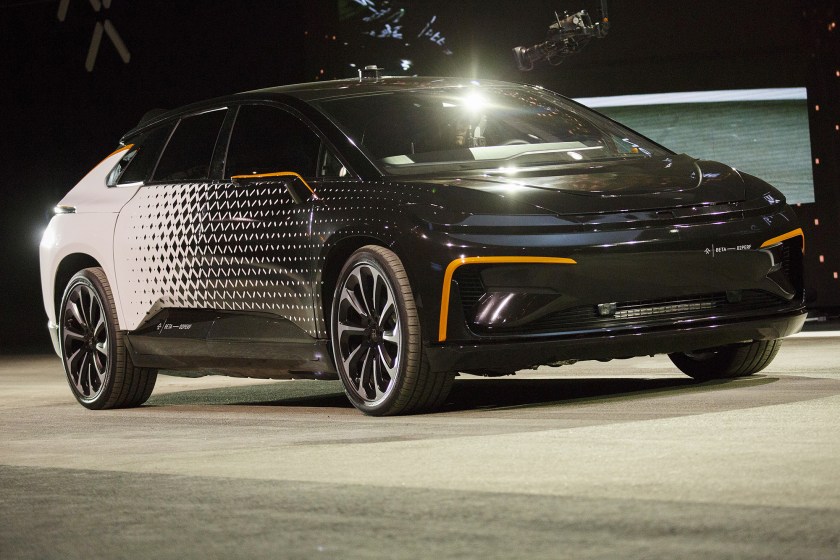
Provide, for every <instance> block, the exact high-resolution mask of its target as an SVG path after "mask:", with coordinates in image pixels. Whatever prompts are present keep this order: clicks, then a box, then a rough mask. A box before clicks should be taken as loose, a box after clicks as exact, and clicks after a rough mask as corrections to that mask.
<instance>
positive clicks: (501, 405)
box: [146, 376, 778, 413]
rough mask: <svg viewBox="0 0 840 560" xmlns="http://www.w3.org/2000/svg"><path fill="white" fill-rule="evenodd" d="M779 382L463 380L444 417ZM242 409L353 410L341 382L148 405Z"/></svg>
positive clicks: (155, 400) (182, 397)
mask: <svg viewBox="0 0 840 560" xmlns="http://www.w3.org/2000/svg"><path fill="white" fill-rule="evenodd" d="M775 381H778V378H775V377H764V376H752V377H749V378H741V379H730V380H718V381H707V382H705V383H698V382H697V381H694V380H693V379H690V378H687V377H686V378H677V377H674V378H670V377H669V378H653V379H651V378H632V377H621V378H615V377H610V378H574V379H562V378H561V379H558V378H553V379H545V378H541V379H510V378H498V379H483V378H471V377H465V378H458V379H456V381H455V383H454V385H453V388H452V392H451V393H450V395H449V397H448V398H447V399H446V401H445V403H444V405H443V406H442V407H441V408H440V410H439V412H442V413H447V412H456V411H460V412H466V411H487V410H500V409H506V408H521V407H526V408H530V407H539V406H548V405H554V406H563V405H576V404H586V403H598V402H608V401H615V400H618V399H624V400H638V399H649V398H655V397H662V396H678V395H687V394H690V393H694V392H708V391H721V390H731V389H741V388H746V387H754V386H758V385H764V384H767V383H773V382H775ZM177 405H238V406H277V407H309V408H340V409H349V408H352V406H351V404H350V402H349V401H348V400H347V397H346V396H345V395H344V392H343V390H342V387H341V383H340V382H338V381H309V380H298V381H293V382H283V383H271V384H260V385H253V386H245V387H222V388H217V389H201V390H195V391H180V392H174V393H165V394H162V395H152V397H151V398H150V399H149V401H148V402H147V404H146V406H147V407H149V406H177Z"/></svg>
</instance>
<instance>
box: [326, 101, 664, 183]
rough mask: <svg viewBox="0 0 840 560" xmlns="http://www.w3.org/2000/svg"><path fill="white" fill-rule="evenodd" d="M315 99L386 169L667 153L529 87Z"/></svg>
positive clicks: (405, 171) (403, 171)
mask: <svg viewBox="0 0 840 560" xmlns="http://www.w3.org/2000/svg"><path fill="white" fill-rule="evenodd" d="M319 105H320V107H321V109H322V110H323V111H324V112H325V113H327V114H328V115H329V116H330V117H331V118H332V119H333V121H334V122H336V124H337V125H338V126H339V127H340V128H341V129H343V131H344V132H345V134H347V136H348V137H350V138H351V139H352V140H353V141H354V142H355V143H356V145H357V146H359V147H361V148H362V150H363V151H364V152H365V153H366V154H367V156H368V157H369V158H370V159H371V160H372V161H373V162H374V163H375V164H376V165H377V167H378V168H379V169H380V171H382V172H383V173H384V174H386V175H417V174H426V173H445V172H457V171H461V170H473V169H475V170H481V169H500V168H501V169H506V170H507V169H511V168H513V169H519V168H523V167H535V166H555V165H568V164H575V163H579V162H586V161H602V160H609V159H624V158H643V157H653V156H662V155H665V154H667V153H669V152H667V150H665V149H664V148H662V147H661V146H658V145H656V144H654V143H653V142H651V141H650V140H647V139H646V138H644V137H641V136H639V135H638V134H636V133H634V132H633V131H631V130H629V129H627V128H625V127H623V126H620V125H618V124H616V123H614V122H613V121H610V120H609V119H607V118H605V117H603V116H601V115H599V114H597V113H595V112H594V111H591V110H589V109H586V108H585V107H582V106H580V105H578V104H576V103H573V102H571V101H569V100H567V99H564V98H562V97H560V96H558V95H556V94H553V93H551V92H548V91H546V90H542V89H540V88H536V87H526V86H498V87H495V86H491V87H486V86H466V87H448V88H439V89H416V90H405V91H397V92H377V93H371V94H364V95H359V96H353V97H342V98H333V99H327V100H322V101H320V102H319Z"/></svg>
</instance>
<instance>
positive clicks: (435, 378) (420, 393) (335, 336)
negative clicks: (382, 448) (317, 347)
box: [330, 245, 455, 416]
mask: <svg viewBox="0 0 840 560" xmlns="http://www.w3.org/2000/svg"><path fill="white" fill-rule="evenodd" d="M330 317H331V320H330V338H331V344H332V351H333V357H334V359H335V362H336V368H337V370H338V373H339V376H340V378H341V381H342V383H343V384H344V391H345V393H347V396H348V398H349V399H350V401H351V402H352V403H353V406H355V407H356V408H358V409H359V410H361V411H362V412H364V413H366V414H371V415H375V416H384V415H392V414H408V413H413V412H419V411H422V410H429V409H432V408H436V407H438V406H440V405H441V404H442V402H443V399H445V398H446V396H447V395H448V394H449V390H450V389H451V386H452V381H453V379H454V377H455V375H454V373H450V372H443V373H433V372H431V371H430V370H429V365H428V362H427V361H426V359H425V356H424V352H423V337H422V333H421V329H420V320H419V317H418V314H417V307H416V305H415V303H414V295H413V293H412V291H411V285H410V284H409V281H408V275H407V274H406V272H405V268H404V267H403V265H402V262H401V261H400V259H399V257H397V255H396V254H394V253H393V252H392V251H390V250H388V249H386V248H384V247H379V246H376V245H368V246H365V247H362V248H361V249H359V250H358V251H356V252H355V253H353V254H352V255H351V256H350V258H349V259H348V260H347V262H346V263H345V265H344V268H343V269H342V270H341V273H340V274H339V277H338V283H337V286H336V291H335V296H334V297H333V304H332V310H331V313H330Z"/></svg>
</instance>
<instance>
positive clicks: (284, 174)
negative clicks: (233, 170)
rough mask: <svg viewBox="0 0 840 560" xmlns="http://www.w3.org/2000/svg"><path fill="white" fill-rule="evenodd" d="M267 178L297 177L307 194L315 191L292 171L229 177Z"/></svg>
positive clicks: (232, 176)
mask: <svg viewBox="0 0 840 560" xmlns="http://www.w3.org/2000/svg"><path fill="white" fill-rule="evenodd" d="M267 177H297V178H298V179H300V182H301V183H303V184H304V185H305V186H306V188H307V189H309V192H311V193H312V194H315V191H314V190H313V189H312V187H310V186H309V183H307V182H306V180H305V179H304V178H303V177H301V176H300V175H298V174H297V173H295V172H294V171H276V172H274V173H258V174H254V175H231V177H230V178H231V179H265V178H267Z"/></svg>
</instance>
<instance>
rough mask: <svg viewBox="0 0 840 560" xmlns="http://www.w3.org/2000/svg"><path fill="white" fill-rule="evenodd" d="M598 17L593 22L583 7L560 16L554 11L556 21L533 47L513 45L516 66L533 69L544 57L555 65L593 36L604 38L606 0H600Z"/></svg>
mask: <svg viewBox="0 0 840 560" xmlns="http://www.w3.org/2000/svg"><path fill="white" fill-rule="evenodd" d="M600 12H601V13H600V14H599V18H598V20H597V21H595V23H593V22H592V18H591V17H590V16H589V12H587V11H586V10H580V11H579V12H576V13H574V14H569V13H568V12H564V13H563V17H562V18H561V17H560V16H559V15H558V14H557V12H554V17H555V19H556V21H555V22H554V23H552V24H551V25H550V26H549V28H548V37H547V38H546V40H545V41H543V42H542V43H539V44H537V45H534V46H533V47H514V48H513V56H514V57H515V58H516V65H517V66H519V69H520V70H522V71H524V72H527V71H528V70H533V68H534V63H536V62H539V61H542V60H545V61H546V62H548V63H549V64H551V65H552V66H557V65H558V64H560V63H561V62H563V60H565V58H566V57H567V56H569V55H570V54H574V53H576V52H578V51H580V50H581V49H582V48H583V47H585V46H586V45H587V43H589V41H590V40H592V38H595V39H603V38H604V37H606V36H607V31H609V29H610V22H609V16H608V15H607V0H601V10H600Z"/></svg>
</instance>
